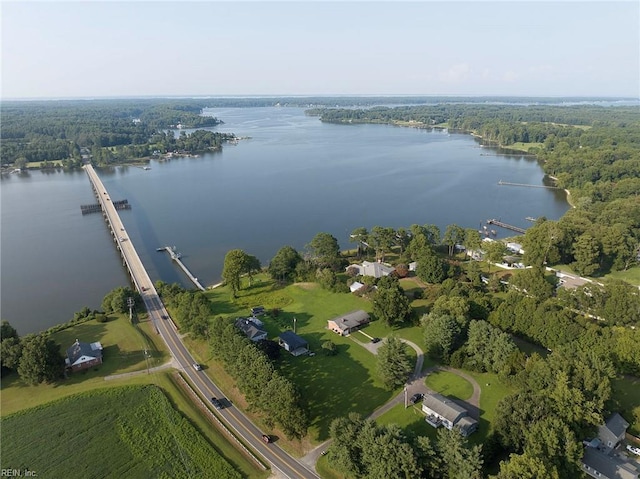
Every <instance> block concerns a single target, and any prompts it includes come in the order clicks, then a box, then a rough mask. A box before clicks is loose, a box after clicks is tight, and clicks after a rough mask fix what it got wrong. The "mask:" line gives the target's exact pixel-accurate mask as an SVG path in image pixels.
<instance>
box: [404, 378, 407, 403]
mask: <svg viewBox="0 0 640 479" xmlns="http://www.w3.org/2000/svg"><path fill="white" fill-rule="evenodd" d="M404 408H405V409H407V385H406V384H405V385H404Z"/></svg>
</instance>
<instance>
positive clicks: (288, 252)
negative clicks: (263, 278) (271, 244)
mask: <svg viewBox="0 0 640 479" xmlns="http://www.w3.org/2000/svg"><path fill="white" fill-rule="evenodd" d="M301 261H302V257H301V256H300V253H298V252H297V251H296V250H295V249H294V248H293V247H291V246H283V247H282V248H280V249H279V250H278V252H277V253H276V255H275V256H274V257H273V259H272V260H271V262H270V263H269V268H268V271H269V274H270V275H271V277H272V278H273V279H277V280H280V281H292V280H293V279H294V277H295V272H296V266H298V263H300V262H301Z"/></svg>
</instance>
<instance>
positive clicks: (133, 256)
mask: <svg viewBox="0 0 640 479" xmlns="http://www.w3.org/2000/svg"><path fill="white" fill-rule="evenodd" d="M84 169H85V171H86V172H87V175H88V176H89V180H90V181H91V185H92V186H93V190H94V191H95V194H96V197H97V198H98V203H99V204H100V207H101V209H102V213H103V216H104V218H105V221H106V222H107V226H108V227H109V229H110V230H111V233H112V235H113V238H114V241H115V243H116V247H117V248H118V250H119V251H120V255H121V256H122V261H123V265H124V266H125V267H126V268H127V271H128V273H129V275H130V276H131V281H132V282H133V285H134V286H135V288H136V289H137V290H138V292H139V293H140V295H141V297H142V300H143V301H144V304H145V307H146V308H147V312H148V313H149V318H150V319H151V321H152V322H153V324H154V326H155V328H156V331H157V332H158V334H160V336H161V337H162V339H163V340H164V342H165V343H166V344H167V347H168V348H169V351H170V353H171V355H172V356H173V357H174V359H175V360H176V362H177V363H178V365H179V367H180V369H181V370H182V371H183V374H184V375H185V376H187V377H188V379H189V381H190V382H191V384H192V385H193V387H194V389H195V390H196V391H197V392H198V393H199V395H200V398H201V399H203V400H204V401H207V402H208V401H209V398H211V397H223V396H224V394H223V393H222V391H221V390H220V389H219V388H218V387H217V386H216V385H215V384H214V383H213V381H212V380H211V378H210V377H209V376H207V374H206V373H205V372H204V371H197V370H196V369H195V368H194V367H193V365H194V364H195V363H196V361H195V360H194V359H193V357H192V356H191V353H189V351H187V349H186V347H185V346H184V344H183V343H182V339H181V338H180V336H179V335H178V330H177V328H176V326H175V324H174V323H173V321H171V319H170V318H169V314H168V312H167V310H166V309H165V306H164V304H163V303H162V300H161V299H160V296H159V295H158V292H157V291H156V289H155V287H154V285H153V282H152V281H151V278H150V277H149V274H148V273H147V270H146V269H145V267H144V265H143V264H142V261H141V260H140V257H139V256H138V253H137V251H136V249H135V247H134V245H133V243H132V242H131V240H130V239H129V238H128V237H127V234H126V230H125V228H124V225H123V224H122V221H121V220H120V216H119V215H118V211H117V210H116V207H115V206H114V205H113V203H112V201H111V198H110V196H109V192H108V191H107V189H106V188H105V187H104V184H103V183H102V181H101V180H100V178H99V177H98V175H97V173H96V172H95V170H94V169H93V166H91V165H85V166H84ZM216 414H217V415H216V418H218V420H221V421H222V422H223V423H224V424H225V425H226V426H229V427H230V429H227V431H232V434H233V439H234V440H235V441H238V442H240V443H241V444H242V448H243V450H244V453H245V454H247V455H248V456H249V457H250V458H251V459H253V460H254V462H256V463H257V464H258V465H262V468H263V469H264V468H265V466H264V465H263V463H265V462H266V463H267V464H269V465H270V466H271V467H272V468H274V469H277V470H278V471H279V472H280V473H281V474H282V475H283V476H284V477H289V478H291V479H293V478H299V477H302V478H313V479H319V477H318V475H317V474H315V473H314V472H313V471H311V470H310V469H309V468H307V467H306V466H304V465H303V464H301V463H300V462H299V461H297V460H296V459H294V458H293V457H291V456H290V455H289V454H287V453H286V452H285V451H284V450H282V449H281V448H280V447H279V446H278V445H277V444H265V443H264V441H263V438H262V434H263V433H262V431H260V430H259V429H258V428H257V427H256V426H255V425H254V424H253V423H252V422H251V421H250V420H249V418H247V417H246V416H245V415H244V413H243V412H242V411H240V410H238V409H236V408H235V407H234V406H233V405H230V406H228V407H226V408H224V409H222V410H220V411H216ZM245 445H246V447H245ZM254 452H257V453H258V454H259V456H260V458H258V457H257V456H256V455H255V454H254Z"/></svg>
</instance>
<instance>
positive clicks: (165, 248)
mask: <svg viewBox="0 0 640 479" xmlns="http://www.w3.org/2000/svg"><path fill="white" fill-rule="evenodd" d="M156 251H167V252H168V253H169V255H170V256H171V259H172V260H173V261H175V262H176V263H177V265H178V266H180V268H181V269H182V271H184V274H186V275H187V276H188V277H189V279H190V280H191V281H192V282H193V284H195V285H196V287H197V288H198V289H199V290H200V291H206V289H205V287H204V286H202V285H201V284H200V282H199V281H198V278H196V277H195V276H194V275H193V274H191V271H189V269H188V268H187V267H186V266H185V265H184V263H183V262H182V261H181V260H180V256H181V255H180V253H176V247H175V246H173V247H171V246H163V247H162V248H157V249H156Z"/></svg>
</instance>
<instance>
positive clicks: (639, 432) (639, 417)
mask: <svg viewBox="0 0 640 479" xmlns="http://www.w3.org/2000/svg"><path fill="white" fill-rule="evenodd" d="M611 384H612V387H613V393H612V395H611V397H612V399H611V400H610V401H609V404H607V407H608V409H609V410H610V411H614V412H619V413H620V414H621V415H622V417H624V418H625V419H626V420H627V422H628V423H629V429H628V431H627V432H629V433H630V434H633V435H634V436H640V378H635V377H632V376H627V377H624V378H620V379H614V380H613V381H612V382H611Z"/></svg>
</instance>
